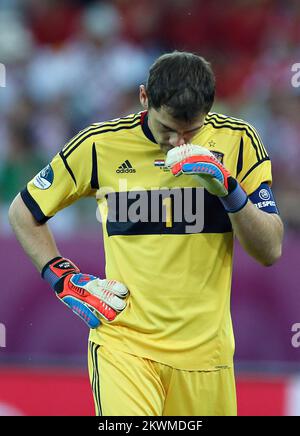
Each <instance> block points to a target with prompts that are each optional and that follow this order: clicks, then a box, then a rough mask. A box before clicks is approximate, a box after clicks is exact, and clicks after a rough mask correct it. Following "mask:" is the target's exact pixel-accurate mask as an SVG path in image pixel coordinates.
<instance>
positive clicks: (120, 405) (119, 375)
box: [88, 342, 237, 416]
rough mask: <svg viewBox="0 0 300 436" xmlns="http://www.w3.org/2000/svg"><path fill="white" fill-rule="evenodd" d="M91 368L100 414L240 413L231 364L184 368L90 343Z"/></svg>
mask: <svg viewBox="0 0 300 436" xmlns="http://www.w3.org/2000/svg"><path fill="white" fill-rule="evenodd" d="M88 367H89V376H90V382H91V386H92V390H93V394H94V401H95V409H96V415H98V416H101V415H102V416H212V415H213V416H216V415H221V416H226V415H236V414H237V410H236V409H237V408H236V392H235V380H234V373H233V369H232V368H224V369H219V370H217V371H183V370H179V369H175V368H171V367H170V366H167V365H163V364H162V363H158V362H154V361H152V360H149V359H144V358H142V357H138V356H134V355H131V354H127V353H124V352H121V351H118V350H113V349H108V348H107V347H104V346H102V345H97V344H94V343H92V342H90V343H89V353H88Z"/></svg>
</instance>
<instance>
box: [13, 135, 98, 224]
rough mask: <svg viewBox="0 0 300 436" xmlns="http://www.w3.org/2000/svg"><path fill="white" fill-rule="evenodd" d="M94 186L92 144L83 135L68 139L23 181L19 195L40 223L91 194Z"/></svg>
mask: <svg viewBox="0 0 300 436" xmlns="http://www.w3.org/2000/svg"><path fill="white" fill-rule="evenodd" d="M75 138H76V137H75ZM98 188H99V186H98V173H97V153H96V147H95V144H94V143H93V142H92V139H91V138H87V139H83V140H82V141H76V140H71V141H70V142H69V143H68V144H67V145H66V146H65V147H64V148H63V149H62V151H61V152H60V153H58V154H57V155H56V156H55V157H54V158H53V159H52V161H51V162H50V163H49V164H48V165H47V166H46V167H45V168H44V169H42V170H41V171H40V172H39V173H38V174H37V175H36V176H35V177H34V178H33V179H32V180H31V181H30V182H29V183H28V184H27V186H26V188H25V189H24V190H23V191H22V192H21V197H22V199H23V201H24V202H25V204H26V206H27V207H28V209H29V210H30V211H31V213H32V214H33V216H34V217H35V219H36V220H37V221H38V222H40V223H44V222H46V221H47V220H48V219H49V218H51V217H52V216H54V215H55V214H56V213H57V212H58V211H59V210H61V209H64V208H66V207H67V206H69V205H71V204H72V203H74V202H75V201H76V200H78V199H80V198H82V197H88V196H92V195H94V194H95V192H96V191H97V189H98Z"/></svg>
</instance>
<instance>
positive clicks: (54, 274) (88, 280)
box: [9, 195, 128, 328]
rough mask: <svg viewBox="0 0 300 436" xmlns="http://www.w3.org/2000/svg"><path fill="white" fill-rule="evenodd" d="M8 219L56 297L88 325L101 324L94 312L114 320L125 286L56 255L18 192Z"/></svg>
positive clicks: (45, 230)
mask: <svg viewBox="0 0 300 436" xmlns="http://www.w3.org/2000/svg"><path fill="white" fill-rule="evenodd" d="M9 221H10V224H11V226H12V228H13V230H14V232H15V234H16V236H17V238H18V240H19V242H20V243H21V245H22V247H23V248H24V250H25V252H26V253H27V254H28V256H29V257H30V258H31V260H32V261H33V263H34V264H35V266H36V267H37V269H38V270H39V271H40V272H41V273H42V277H43V278H44V279H45V280H46V281H47V282H48V283H49V284H50V285H51V286H52V288H53V289H54V291H55V293H56V295H57V297H58V298H59V299H60V300H61V301H62V302H63V303H65V304H66V305H67V306H68V307H69V308H70V309H71V310H72V311H73V312H74V313H75V314H76V315H78V316H79V317H80V318H81V319H82V320H83V321H84V322H85V323H86V324H87V325H88V326H89V327H90V328H96V327H98V326H99V325H100V324H101V323H100V320H99V318H98V316H97V315H99V316H100V318H104V319H105V320H107V321H113V320H114V319H115V317H116V316H117V315H118V313H120V312H122V310H124V309H125V307H126V303H125V301H124V299H125V298H126V296H127V293H128V291H127V288H126V287H125V286H124V285H123V284H122V283H119V282H116V281H115V280H100V279H99V278H97V277H95V276H93V275H90V274H81V273H80V270H79V268H78V267H77V266H76V265H74V264H73V263H72V262H71V261H69V259H64V258H63V257H62V256H61V255H60V254H59V251H58V249H57V246H56V243H55V241H54V238H53V236H52V233H51V231H50V230H49V228H48V226H47V224H39V223H38V222H37V221H36V220H35V218H34V217H33V216H32V214H31V212H30V211H29V210H28V208H27V206H26V205H25V203H24V202H23V200H22V198H21V196H20V195H17V197H16V198H15V199H14V201H13V203H12V204H11V206H10V209H9Z"/></svg>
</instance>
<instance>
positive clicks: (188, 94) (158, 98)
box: [146, 51, 215, 121]
mask: <svg viewBox="0 0 300 436" xmlns="http://www.w3.org/2000/svg"><path fill="white" fill-rule="evenodd" d="M146 91H147V95H148V105H149V109H150V108H152V107H153V108H154V109H156V110H159V109H160V108H161V107H163V106H164V107H165V108H166V109H167V110H168V112H169V113H170V114H171V115H172V116H173V117H174V118H176V119H179V120H184V121H191V120H193V119H194V118H195V117H196V116H197V115H199V114H202V115H206V114H207V113H208V112H209V111H210V109H211V107H212V105H213V102H214V97H215V77H214V73H213V71H212V69H211V66H210V64H209V62H207V61H206V60H205V59H204V58H203V57H201V56H198V55H195V54H193V53H188V52H179V51H174V52H172V53H167V54H164V55H162V56H160V57H159V58H158V59H157V60H156V61H155V62H154V64H153V65H152V66H151V67H150V70H149V76H148V80H147V84H146Z"/></svg>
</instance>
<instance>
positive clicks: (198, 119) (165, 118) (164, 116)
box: [150, 107, 205, 130]
mask: <svg viewBox="0 0 300 436" xmlns="http://www.w3.org/2000/svg"><path fill="white" fill-rule="evenodd" d="M150 111H151V112H152V114H151V115H152V116H154V118H155V119H156V121H158V122H159V123H161V124H163V125H165V126H167V127H171V128H174V129H178V130H188V129H190V130H191V129H193V128H197V127H199V126H200V125H202V124H203V122H204V118H205V115H202V114H199V115H196V116H195V118H193V119H192V120H191V121H184V120H178V119H176V118H174V117H173V116H172V115H171V114H170V112H169V111H168V110H167V109H166V108H164V107H162V108H160V109H159V110H156V109H154V108H151V109H150Z"/></svg>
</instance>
